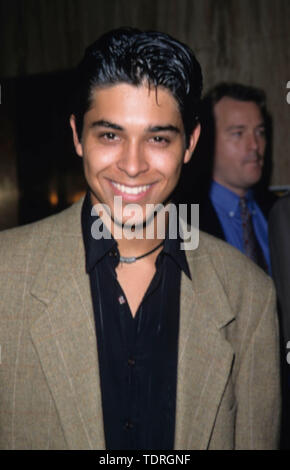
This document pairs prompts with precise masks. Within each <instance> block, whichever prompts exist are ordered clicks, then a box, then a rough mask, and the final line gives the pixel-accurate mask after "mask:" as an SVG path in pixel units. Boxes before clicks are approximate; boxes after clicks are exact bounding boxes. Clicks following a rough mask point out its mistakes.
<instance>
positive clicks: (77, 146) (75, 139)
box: [69, 114, 83, 157]
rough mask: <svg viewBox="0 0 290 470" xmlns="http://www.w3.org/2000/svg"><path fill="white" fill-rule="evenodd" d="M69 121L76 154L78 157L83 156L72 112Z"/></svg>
mask: <svg viewBox="0 0 290 470" xmlns="http://www.w3.org/2000/svg"><path fill="white" fill-rule="evenodd" d="M69 123H70V127H71V128H72V133H73V142H74V146H75V150H76V153H77V154H78V156H79V157H82V156H83V147H82V144H81V142H80V140H79V136H78V133H77V126H76V118H75V115H74V114H72V115H71V116H70V118H69Z"/></svg>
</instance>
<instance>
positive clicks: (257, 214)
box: [209, 181, 271, 273]
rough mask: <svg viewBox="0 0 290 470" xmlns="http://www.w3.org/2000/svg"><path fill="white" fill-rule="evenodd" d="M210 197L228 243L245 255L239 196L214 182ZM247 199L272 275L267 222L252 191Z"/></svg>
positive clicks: (255, 229)
mask: <svg viewBox="0 0 290 470" xmlns="http://www.w3.org/2000/svg"><path fill="white" fill-rule="evenodd" d="M209 197H210V200H211V203H212V204H213V207H214V209H215V211H216V213H217V216H218V218H219V221H220V224H221V226H222V229H223V231H224V235H225V239H226V241H227V242H228V243H230V244H231V245H232V246H234V247H235V248H237V249H238V250H240V251H241V252H242V253H245V250H244V242H243V230H242V220H241V213H240V206H239V201H240V198H239V196H238V195H237V194H235V193H233V192H232V191H230V190H229V189H227V188H225V187H224V186H222V185H220V184H219V183H216V182H215V181H213V182H212V185H211V188H210V193H209ZM246 199H247V205H248V208H249V210H250V212H251V215H252V222H253V227H254V231H255V234H256V237H257V240H258V243H259V244H260V246H261V249H262V252H263V255H264V258H265V260H266V263H267V265H268V268H269V273H271V265H270V252H269V241H268V223H267V220H266V218H265V216H264V214H263V212H262V211H261V209H260V207H259V206H258V204H257V203H256V202H255V200H254V196H253V191H252V190H249V191H248V192H247V194H246Z"/></svg>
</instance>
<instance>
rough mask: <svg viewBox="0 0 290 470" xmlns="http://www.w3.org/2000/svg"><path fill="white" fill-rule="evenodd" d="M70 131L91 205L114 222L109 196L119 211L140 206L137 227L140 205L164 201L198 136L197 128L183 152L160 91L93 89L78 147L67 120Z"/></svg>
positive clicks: (169, 104)
mask: <svg viewBox="0 0 290 470" xmlns="http://www.w3.org/2000/svg"><path fill="white" fill-rule="evenodd" d="M71 126H72V129H73V135H74V144H75V148H76V152H77V154H78V155H79V156H81V157H83V163H84V172H85V177H86V180H87V182H88V185H89V187H90V190H91V197H92V202H93V204H97V203H104V204H107V205H108V206H109V208H110V211H111V215H112V217H113V216H114V215H115V217H117V214H114V208H113V204H114V196H121V197H122V202H123V207H124V206H126V204H133V203H134V204H138V205H140V206H141V208H142V214H143V217H142V220H138V222H137V223H143V222H144V221H145V211H146V209H145V205H146V204H158V203H164V202H166V201H167V200H168V198H169V197H170V195H171V193H172V191H173V190H174V188H175V186H176V184H177V182H178V179H179V176H180V172H181V168H182V165H183V163H186V162H188V161H189V160H190V158H191V154H192V152H193V150H194V147H195V145H196V142H197V139H198V135H199V127H198V128H196V129H195V131H194V132H193V134H192V136H191V138H190V145H189V147H188V149H186V148H185V135H184V127H183V123H182V118H181V114H180V112H179V109H178V105H177V102H176V100H175V99H174V97H173V96H172V95H171V93H170V92H169V91H167V90H166V89H164V88H158V89H157V90H155V88H154V87H151V89H149V88H148V87H147V86H145V85H144V86H139V87H136V86H133V85H128V84H118V85H112V86H108V87H106V88H101V89H96V90H95V92H94V96H93V101H92V106H91V108H90V109H89V110H88V111H87V113H86V114H85V116H84V125H83V134H82V138H81V141H79V138H78V136H77V133H76V128H75V121H74V117H73V116H72V117H71ZM117 221H118V222H119V223H124V222H125V221H126V220H124V217H123V218H122V220H117Z"/></svg>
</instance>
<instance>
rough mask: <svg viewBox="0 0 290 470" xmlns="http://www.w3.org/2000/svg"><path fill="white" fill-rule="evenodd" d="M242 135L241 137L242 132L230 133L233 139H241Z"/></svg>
mask: <svg viewBox="0 0 290 470" xmlns="http://www.w3.org/2000/svg"><path fill="white" fill-rule="evenodd" d="M242 135H243V132H242V131H236V132H232V136H233V137H242Z"/></svg>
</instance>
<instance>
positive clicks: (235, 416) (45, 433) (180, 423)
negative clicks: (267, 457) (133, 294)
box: [0, 201, 280, 449]
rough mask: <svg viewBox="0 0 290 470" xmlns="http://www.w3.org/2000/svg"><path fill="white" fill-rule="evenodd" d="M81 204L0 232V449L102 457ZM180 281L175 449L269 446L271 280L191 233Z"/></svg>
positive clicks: (272, 441) (273, 430)
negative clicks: (91, 452)
mask: <svg viewBox="0 0 290 470" xmlns="http://www.w3.org/2000/svg"><path fill="white" fill-rule="evenodd" d="M81 203H82V201H80V202H79V203H77V204H75V205H74V206H72V207H71V208H69V209H68V210H66V211H64V212H63V213H61V214H59V215H56V216H53V217H50V218H48V219H44V220H43V221H40V222H37V223H34V224H31V225H28V226H24V227H21V228H18V229H13V230H9V231H5V232H2V233H1V234H0V260H1V261H0V263H1V266H0V345H1V364H0V448H1V449H104V446H105V442H104V429H103V418H102V404H101V390H100V379H99V369H98V353H97V344H96V334H95V326H94V315H93V309H92V301H91V294H90V285H89V277H88V275H87V274H86V272H85V256H84V247H83V241H82V233H81V223H80V211H81ZM186 254H187V257H188V262H189V266H190V270H191V274H192V282H191V281H190V280H189V279H188V278H187V276H185V275H183V276H182V283H181V304H180V334H179V359H178V379H177V380H178V381H177V404H176V406H177V410H176V432H175V448H176V449H273V448H275V447H276V445H277V440H278V436H277V434H278V427H279V413H280V390H279V366H278V364H279V360H278V338H277V330H278V329H277V318H276V313H275V309H274V304H275V298H274V291H273V286H272V281H271V280H270V278H268V277H267V276H266V275H265V274H264V273H263V272H262V271H261V270H260V269H259V268H257V267H256V266H255V265H254V264H253V263H252V262H250V261H249V260H248V259H247V258H246V257H245V256H243V255H242V254H240V253H239V252H238V251H237V250H235V249H233V248H232V247H230V246H229V245H227V244H225V243H224V242H222V241H219V240H217V239H215V238H213V237H211V236H209V235H206V234H202V233H201V234H200V244H199V248H198V249H197V250H194V251H192V252H186Z"/></svg>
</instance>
